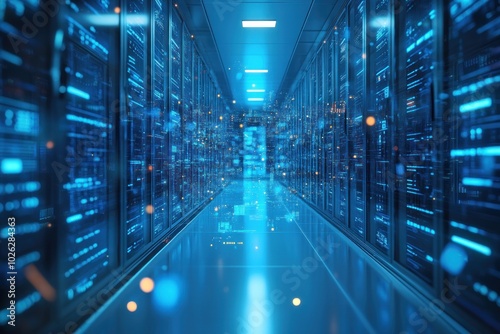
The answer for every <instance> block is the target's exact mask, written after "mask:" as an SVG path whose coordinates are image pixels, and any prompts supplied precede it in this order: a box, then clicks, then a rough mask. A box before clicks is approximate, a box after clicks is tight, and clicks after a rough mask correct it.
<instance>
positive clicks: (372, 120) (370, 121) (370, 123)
mask: <svg viewBox="0 0 500 334" xmlns="http://www.w3.org/2000/svg"><path fill="white" fill-rule="evenodd" d="M366 125H368V126H374V125H375V117H373V116H368V117H367V118H366Z"/></svg>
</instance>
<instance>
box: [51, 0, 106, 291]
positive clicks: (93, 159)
mask: <svg viewBox="0 0 500 334" xmlns="http://www.w3.org/2000/svg"><path fill="white" fill-rule="evenodd" d="M108 6H109V2H106V1H102V2H101V1H100V2H98V1H74V2H73V4H72V6H71V8H72V9H73V10H74V13H73V15H74V16H67V31H66V33H67V42H66V52H65V53H63V55H64V56H65V59H64V62H65V64H66V67H65V73H66V85H67V86H66V94H65V116H64V117H65V124H66V126H65V146H66V151H67V155H66V161H65V162H66V164H67V165H68V166H69V167H70V168H69V170H68V174H67V179H64V182H63V184H62V188H63V191H62V201H61V203H60V204H61V205H62V208H61V211H63V213H64V214H63V217H64V218H63V221H64V225H63V226H64V228H63V229H62V230H63V231H64V232H63V235H64V247H63V249H64V253H63V254H62V259H61V270H62V273H61V275H62V276H63V277H64V280H63V282H64V284H63V286H64V289H65V291H64V295H65V296H64V297H65V298H66V299H67V300H72V299H74V298H77V297H78V296H79V295H82V294H84V293H85V291H87V290H89V289H91V288H92V287H93V286H94V285H95V284H96V283H97V282H99V280H101V279H102V278H103V277H105V275H106V274H107V273H108V272H109V260H110V259H109V254H110V252H112V251H113V250H110V249H109V230H108V229H109V211H110V210H109V205H110V204H109V203H110V198H109V179H110V177H109V175H108V167H109V165H110V160H109V159H110V158H109V155H110V152H111V151H110V142H111V139H112V138H111V137H112V133H113V131H114V129H113V118H112V116H113V115H112V113H110V111H109V108H108V106H109V101H108V99H109V92H108V89H109V84H108V83H109V73H108V55H109V45H110V36H109V35H107V34H106V32H105V31H104V28H101V27H97V28H96V27H94V26H91V25H90V24H89V23H83V22H81V21H80V20H79V16H78V15H81V14H82V13H84V14H88V13H96V12H97V13H106V12H107V8H108ZM76 13H79V14H78V15H76ZM61 242H62V241H61Z"/></svg>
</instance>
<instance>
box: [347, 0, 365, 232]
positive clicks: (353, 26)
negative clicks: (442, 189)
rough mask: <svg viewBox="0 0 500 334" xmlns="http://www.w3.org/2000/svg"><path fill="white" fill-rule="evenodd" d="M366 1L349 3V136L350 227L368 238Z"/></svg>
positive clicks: (358, 0)
mask: <svg viewBox="0 0 500 334" xmlns="http://www.w3.org/2000/svg"><path fill="white" fill-rule="evenodd" d="M365 12H366V4H365V1H364V0H356V1H353V2H351V4H350V6H349V15H350V24H349V26H350V36H349V45H348V48H349V50H348V55H349V59H348V63H349V65H348V67H349V73H348V76H349V79H348V80H349V89H348V91H349V98H348V104H347V124H348V127H347V132H348V137H349V153H348V154H349V158H348V161H349V164H348V168H349V210H350V214H349V220H350V227H351V228H352V229H353V231H354V232H355V233H357V234H358V235H359V236H360V237H361V238H363V239H365V238H366V153H365V152H366V147H365V143H366V126H365V114H366V112H365V109H366V39H365V36H366V28H365V25H366V23H365V21H366V15H365Z"/></svg>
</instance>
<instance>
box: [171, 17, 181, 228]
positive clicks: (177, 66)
mask: <svg viewBox="0 0 500 334" xmlns="http://www.w3.org/2000/svg"><path fill="white" fill-rule="evenodd" d="M171 29H172V38H171V39H170V43H171V52H172V54H171V55H170V58H171V64H172V68H171V74H172V76H171V78H170V111H169V133H170V137H169V139H170V145H169V146H170V163H169V165H170V168H169V172H170V186H171V196H172V197H171V199H170V205H171V211H172V212H171V215H172V221H173V222H176V221H177V220H178V219H179V218H180V217H181V215H182V145H183V143H182V136H181V133H182V129H181V122H182V120H181V103H182V97H181V94H182V90H181V89H182V21H181V19H180V17H179V14H178V13H177V12H176V10H173V11H172V25H171Z"/></svg>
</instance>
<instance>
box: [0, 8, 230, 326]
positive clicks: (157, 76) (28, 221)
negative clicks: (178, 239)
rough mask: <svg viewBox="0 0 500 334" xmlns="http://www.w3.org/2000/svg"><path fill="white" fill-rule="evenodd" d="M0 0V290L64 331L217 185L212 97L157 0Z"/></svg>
mask: <svg viewBox="0 0 500 334" xmlns="http://www.w3.org/2000/svg"><path fill="white" fill-rule="evenodd" d="M1 3H2V5H0V40H1V50H0V70H1V75H0V78H1V82H0V112H1V122H0V133H1V143H0V156H1V182H0V214H1V217H2V218H1V219H2V222H5V224H3V223H2V227H1V229H0V233H1V234H0V237H1V240H2V242H1V244H2V248H1V259H2V261H1V268H2V273H3V274H2V283H1V289H2V291H1V295H2V296H6V295H7V290H8V288H9V287H8V284H7V283H8V282H7V281H6V278H7V277H5V275H6V273H7V272H9V271H14V270H10V269H13V268H14V269H15V271H16V272H17V276H16V291H15V295H16V297H15V300H16V315H17V316H18V317H22V321H19V322H17V323H16V325H17V326H16V328H15V329H16V330H17V332H19V333H35V332H37V330H40V331H41V332H49V331H50V330H52V329H54V330H56V331H65V332H71V331H72V328H74V325H75V323H77V322H78V321H80V320H82V319H83V318H85V317H86V316H88V315H90V314H91V313H92V312H94V311H95V310H96V309H97V308H98V307H99V306H101V305H102V304H103V303H104V301H105V299H106V298H107V297H108V296H109V295H110V294H111V293H113V291H116V286H115V284H117V283H119V282H120V281H122V280H123V279H126V278H127V277H129V276H130V274H131V272H132V270H133V269H134V268H137V267H138V264H140V263H141V261H143V260H144V259H145V258H146V257H147V256H148V255H149V254H150V253H151V252H152V250H153V249H155V248H157V247H159V246H161V245H162V244H164V243H165V242H167V241H168V239H169V238H170V236H171V235H172V233H173V232H174V231H176V230H178V229H179V227H180V226H182V225H183V224H184V223H185V222H186V221H187V220H188V219H189V217H190V216H192V215H193V214H194V213H195V212H197V211H198V210H199V209H200V208H201V207H202V206H203V205H204V204H206V203H207V201H209V200H210V199H212V198H213V196H214V195H216V193H217V192H218V191H219V190H220V189H222V188H223V187H224V186H225V184H226V183H225V181H224V180H228V179H229V178H230V176H231V175H227V173H226V174H224V168H221V166H223V165H225V164H226V162H225V161H226V160H227V159H230V160H229V161H231V159H232V157H229V156H226V151H227V149H226V145H227V144H226V143H227V142H228V140H226V127H227V122H225V121H223V118H222V113H223V110H224V111H225V107H226V105H225V103H224V102H223V101H222V99H221V98H218V96H217V92H218V91H219V89H218V86H217V83H216V82H215V81H214V80H213V79H212V78H211V76H210V74H209V72H208V71H207V67H206V65H205V64H204V62H203V58H202V56H201V55H200V54H199V52H198V51H197V47H196V40H195V39H193V38H192V36H191V34H190V33H189V31H188V29H187V27H186V26H185V25H184V23H183V20H182V18H181V15H179V13H178V12H177V9H176V8H175V7H174V6H173V5H172V3H171V2H168V1H153V0H124V1H117V0H104V1H101V0H71V1H66V4H65V5H62V4H61V3H63V2H62V1H56V0H54V1H48V2H43V3H44V5H43V6H41V7H40V6H39V4H40V3H41V2H40V3H39V2H38V1H31V0H7V1H3V2H1ZM228 164H229V163H228ZM8 217H14V218H15V220H12V222H14V223H15V234H13V233H12V230H9V229H8V226H7V218H8ZM9 237H10V238H11V239H10V240H13V239H12V237H15V241H16V243H15V245H16V246H17V248H16V249H15V256H16V261H15V265H14V266H13V267H9V268H7V264H8V260H9V259H10V258H9V256H11V255H12V254H10V253H8V249H7V240H9ZM3 245H5V247H4V246H3ZM9 261H10V260H9ZM8 269H9V270H8ZM8 302H9V301H8V299H6V298H2V299H1V302H0V306H1V310H0V328H2V329H1V331H3V330H4V329H6V328H7V321H10V319H9V317H8V315H9V310H8V309H7V307H8V306H9V305H8ZM55 324H57V326H55V327H54V326H53V325H55Z"/></svg>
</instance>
